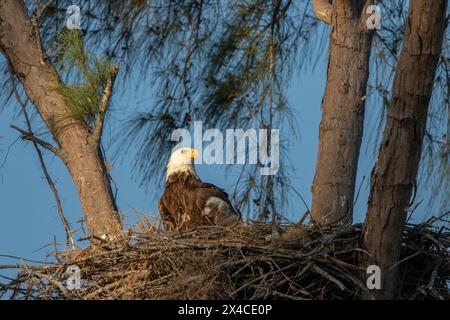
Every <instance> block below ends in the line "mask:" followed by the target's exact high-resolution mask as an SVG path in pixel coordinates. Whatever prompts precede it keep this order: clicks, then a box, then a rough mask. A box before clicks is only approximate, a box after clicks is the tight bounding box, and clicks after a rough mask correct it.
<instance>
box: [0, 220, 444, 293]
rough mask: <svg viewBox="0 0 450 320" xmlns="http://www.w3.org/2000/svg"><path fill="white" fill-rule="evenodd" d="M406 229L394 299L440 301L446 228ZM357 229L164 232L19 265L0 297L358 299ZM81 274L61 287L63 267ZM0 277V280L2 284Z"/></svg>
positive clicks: (361, 287)
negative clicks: (75, 285) (76, 284)
mask: <svg viewBox="0 0 450 320" xmlns="http://www.w3.org/2000/svg"><path fill="white" fill-rule="evenodd" d="M433 222H435V220H430V221H428V222H427V223H424V224H420V225H411V224H408V225H407V226H406V228H405V230H404V232H403V241H402V258H401V261H400V263H399V269H400V272H399V275H400V277H399V279H400V280H399V281H400V282H401V283H400V284H401V285H400V290H401V292H400V298H402V299H429V298H431V299H449V297H450V294H449V290H448V285H449V283H450V282H449V281H450V260H449V254H448V253H449V245H450V236H449V232H448V229H447V228H444V227H442V228H437V227H433V226H432V224H433ZM360 236H361V225H359V224H355V225H346V226H335V227H328V228H326V229H325V228H321V229H320V228H318V227H310V226H304V225H296V226H290V227H288V226H284V227H282V228H279V229H278V230H277V232H274V230H273V229H272V228H271V227H270V226H268V225H261V224H252V225H240V226H236V227H233V228H222V227H207V228H201V229H197V230H195V231H189V232H184V233H174V234H165V233H163V232H161V231H155V230H154V228H145V230H144V231H133V232H129V233H128V236H127V237H126V238H124V239H119V240H116V241H114V242H108V243H97V244H95V245H91V246H89V247H88V248H85V249H77V250H71V251H69V252H57V253H55V255H56V260H57V261H56V262H55V263H53V264H49V265H44V266H36V265H4V266H0V269H8V268H16V269H17V268H19V269H21V271H20V272H19V273H18V274H17V278H15V279H9V280H7V282H6V283H0V298H3V299H5V298H8V299H358V298H361V297H363V296H365V297H367V293H370V292H369V291H368V289H367V287H366V283H365V280H364V279H365V278H366V277H367V275H366V270H365V268H361V267H359V266H358V264H357V258H358V256H360V255H361V254H364V252H363V250H361V249H360V248H359V242H360ZM71 265H77V266H79V268H80V269H81V279H82V280H81V289H79V290H72V291H71V290H68V289H67V286H66V283H65V281H66V279H67V278H68V276H69V275H68V274H67V272H66V271H67V269H68V267H69V266H71ZM3 279H6V278H5V277H3Z"/></svg>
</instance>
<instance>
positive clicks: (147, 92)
mask: <svg viewBox="0 0 450 320" xmlns="http://www.w3.org/2000/svg"><path fill="white" fill-rule="evenodd" d="M323 56H324V58H322V59H321V60H320V62H319V63H318V65H317V67H316V68H315V69H314V72H306V73H304V74H302V77H299V76H298V75H296V76H295V77H294V79H293V80H292V82H291V85H290V87H289V88H288V95H287V96H288V99H289V102H290V104H291V107H292V108H293V110H294V114H295V115H296V117H297V126H298V132H299V138H298V139H297V140H295V141H292V143H290V151H289V155H290V159H291V162H292V164H293V165H294V169H295V172H294V173H293V174H292V176H291V180H292V184H293V186H294V187H295V188H296V189H297V191H298V192H299V193H300V194H301V195H302V196H303V197H304V198H305V200H306V202H307V203H308V205H310V203H311V193H310V186H311V184H312V180H313V177H314V169H315V160H316V155H317V142H318V130H319V122H320V116H321V101H322V96H323V93H324V89H325V81H326V66H327V61H326V55H323ZM120 75H121V74H119V83H117V87H118V88H119V89H118V90H117V92H116V93H115V95H114V98H113V104H112V108H111V113H110V115H109V118H108V125H107V128H106V130H105V133H104V145H105V149H106V153H107V158H111V157H112V152H111V148H110V146H111V144H112V143H113V142H114V137H115V136H114V132H116V131H117V130H118V128H119V126H120V125H121V124H122V123H123V121H124V120H125V119H127V118H128V117H129V116H131V115H133V113H134V112H136V111H137V110H142V109H143V108H145V107H146V106H149V105H151V103H152V88H151V87H150V86H149V85H148V86H147V85H142V86H141V87H140V89H139V90H135V89H134V88H135V83H133V80H131V81H130V82H129V83H126V84H125V85H123V83H120V82H122V81H123V80H122V79H120ZM372 99H373V97H372V96H369V100H368V103H367V111H366V114H367V116H366V127H365V133H364V142H363V146H362V149H361V155H360V164H359V171H358V178H357V189H359V188H360V187H361V193H360V195H359V197H358V201H357V203H356V206H355V210H354V211H355V221H356V222H361V221H362V220H363V218H364V213H365V208H366V202H367V195H368V191H369V190H368V182H369V180H370V172H371V170H372V166H373V163H374V154H373V150H375V149H376V148H373V147H374V146H373V140H374V139H372V138H373V137H372V136H371V134H370V132H371V130H372V129H373V126H374V125H377V123H378V121H379V116H378V115H379V114H380V108H381V107H380V106H377V105H376V104H375V103H372V102H373V101H372ZM35 123H36V124H38V123H39V119H35ZM10 124H16V125H18V126H19V127H24V125H23V121H22V119H21V117H20V116H17V107H15V106H14V105H13V104H12V103H10V104H9V105H7V106H6V108H3V111H2V112H1V113H0V166H1V167H0V255H2V254H3V255H14V256H19V257H23V258H32V259H39V260H45V259H46V255H47V254H48V253H49V252H51V250H52V248H51V247H44V246H45V245H47V244H49V243H52V242H53V239H54V237H55V239H56V241H57V243H64V239H65V234H64V230H63V227H62V224H61V222H60V220H59V217H58V214H57V208H56V205H55V201H54V198H53V195H52V193H51V191H50V189H49V187H48V185H47V183H46V181H45V179H44V178H43V174H42V171H41V169H40V167H39V163H38V159H37V156H36V153H35V150H34V148H33V146H32V144H31V143H29V142H26V141H20V140H18V141H17V138H18V134H17V132H16V131H14V130H13V129H11V128H10ZM37 127H38V128H39V126H37ZM40 128H42V127H40ZM282 138H283V137H282ZM45 159H46V163H47V166H48V169H49V171H50V174H51V176H52V178H53V179H54V181H55V182H56V185H57V187H58V190H59V193H60V196H61V201H62V205H63V210H64V213H65V215H66V217H67V218H68V220H69V222H70V224H71V225H72V227H74V226H76V225H77V221H78V220H79V219H81V217H82V213H81V209H80V205H79V202H78V198H77V195H76V191H75V188H74V186H73V183H72V181H71V179H70V176H69V175H68V173H67V170H66V169H65V167H64V166H63V165H62V163H61V161H60V160H59V159H56V158H55V157H53V156H52V155H51V154H49V153H48V152H45ZM132 161H133V155H132V154H127V155H125V156H124V157H123V158H121V159H120V161H115V162H112V165H113V170H112V171H111V175H112V177H113V180H114V182H115V184H116V185H117V186H118V193H117V202H118V206H119V208H120V210H121V212H122V213H123V214H124V215H125V223H126V224H128V225H132V224H133V223H134V222H135V221H137V220H138V219H139V215H138V214H137V212H139V213H142V214H144V215H147V216H151V215H155V216H157V215H158V211H157V201H158V198H159V195H160V194H161V192H162V187H158V186H157V185H146V186H144V187H140V186H139V182H138V181H137V180H136V179H134V178H133V177H134V176H135V175H136V173H134V174H133V172H132ZM161 170H163V168H161ZM197 171H198V173H199V175H200V177H201V178H202V179H203V180H204V181H207V182H210V183H213V184H216V185H218V186H220V187H222V188H224V189H226V190H227V191H229V192H231V191H232V188H233V179H234V177H232V176H227V174H226V171H225V167H224V166H223V165H212V166H208V165H200V166H199V167H198V168H197ZM363 176H365V177H366V178H365V180H364V183H363V184H362V185H361V183H362V180H363V179H362V177H363ZM305 211H306V208H305V207H304V205H303V203H302V202H301V200H300V199H299V198H298V197H297V196H296V195H295V194H291V198H290V205H289V206H288V207H287V209H286V210H285V211H284V215H285V216H286V217H287V218H289V219H290V220H293V221H295V220H298V218H299V217H300V216H301V215H302V214H303V213H304V212H305ZM423 212H424V210H423V206H422V207H420V208H419V210H418V213H417V215H416V216H415V217H416V220H420V219H422V218H423V217H424V213H423ZM42 247H44V248H42ZM39 249H40V250H39ZM50 259H51V256H50ZM12 261H13V260H11V259H10V258H5V257H1V256H0V264H4V263H11V262H12ZM3 274H4V273H3Z"/></svg>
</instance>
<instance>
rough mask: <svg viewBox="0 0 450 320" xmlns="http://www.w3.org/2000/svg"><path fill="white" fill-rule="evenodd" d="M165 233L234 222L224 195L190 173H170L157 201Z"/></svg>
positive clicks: (231, 211) (234, 219) (233, 216)
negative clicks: (166, 231)
mask: <svg viewBox="0 0 450 320" xmlns="http://www.w3.org/2000/svg"><path fill="white" fill-rule="evenodd" d="M159 212H160V214H161V218H162V221H163V223H164V226H165V228H166V230H168V231H172V230H186V229H190V228H193V227H196V226H204V225H223V224H226V225H229V224H233V223H235V222H237V221H238V219H239V215H238V213H237V212H236V211H235V210H234V209H233V206H232V204H231V203H230V200H229V199H228V194H227V193H226V192H225V191H224V190H222V189H220V188H218V187H216V186H214V185H212V184H209V183H204V182H202V181H200V179H199V178H198V177H197V176H196V175H195V174H194V173H192V172H177V173H174V174H171V175H170V176H169V177H168V178H167V181H166V185H165V189H164V193H163V195H162V197H161V199H160V201H159Z"/></svg>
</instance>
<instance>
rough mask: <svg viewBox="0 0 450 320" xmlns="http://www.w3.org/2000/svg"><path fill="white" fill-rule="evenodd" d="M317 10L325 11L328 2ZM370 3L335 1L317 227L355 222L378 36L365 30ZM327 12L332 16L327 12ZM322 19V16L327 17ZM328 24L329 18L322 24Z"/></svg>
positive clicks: (315, 192) (316, 191)
mask: <svg viewBox="0 0 450 320" xmlns="http://www.w3.org/2000/svg"><path fill="white" fill-rule="evenodd" d="M321 2H322V4H321V5H319V4H317V2H316V1H315V2H314V3H315V8H316V15H317V16H318V17H319V18H320V16H319V14H318V13H317V9H318V8H323V7H324V6H325V7H326V1H325V4H324V1H321ZM370 4H371V1H365V0H359V1H353V0H336V1H334V2H333V8H332V10H331V7H329V10H328V11H331V12H332V17H331V26H332V31H331V35H330V46H329V47H330V49H329V60H328V75H327V85H326V89H325V96H324V98H323V102H322V112H323V114H322V120H321V122H320V130H319V150H318V156H317V162H316V174H315V177H314V182H313V186H312V197H313V198H312V210H311V211H312V217H313V220H314V221H313V222H315V223H320V224H330V223H336V222H338V221H339V222H343V223H351V222H352V219H353V213H352V211H353V196H354V192H355V179H356V171H357V164H358V157H359V149H360V145H361V140H362V134H363V124H364V105H365V98H366V87H367V80H368V77H369V60H370V51H371V46H372V37H373V31H372V30H369V29H368V27H367V25H366V20H367V16H366V7H367V5H370ZM322 12H327V10H325V9H323V11H322ZM322 16H323V14H322ZM322 20H323V21H325V22H326V19H322Z"/></svg>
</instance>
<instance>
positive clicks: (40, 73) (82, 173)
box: [0, 0, 121, 238]
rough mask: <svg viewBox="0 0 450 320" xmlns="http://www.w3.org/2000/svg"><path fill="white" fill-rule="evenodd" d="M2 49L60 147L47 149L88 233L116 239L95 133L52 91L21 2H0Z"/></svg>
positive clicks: (51, 76)
mask: <svg viewBox="0 0 450 320" xmlns="http://www.w3.org/2000/svg"><path fill="white" fill-rule="evenodd" d="M0 50H1V52H2V53H3V55H4V56H5V57H6V59H7V60H8V62H9V63H10V65H11V68H12V70H13V72H14V73H15V75H16V76H17V78H18V79H19V80H20V82H21V84H22V86H23V88H24V90H25V93H26V94H27V96H28V98H29V99H30V101H31V102H32V103H33V104H34V106H35V107H36V109H37V111H38V112H39V114H40V116H41V118H42V120H43V121H44V123H45V124H46V126H47V127H48V129H49V130H50V132H51V133H52V135H53V137H54V139H55V141H56V142H57V143H58V148H50V149H52V151H53V152H54V153H55V154H56V155H57V156H59V157H60V158H61V159H62V161H63V162H64V164H65V165H66V167H67V169H68V170H69V172H70V174H71V176H72V179H73V181H74V183H75V186H76V189H77V191H78V195H79V198H80V202H81V207H82V209H83V213H84V216H85V218H86V225H87V227H88V231H89V234H90V235H91V236H98V237H102V238H105V237H115V236H116V235H118V234H119V233H120V232H121V225H120V222H119V217H118V212H117V208H116V204H115V201H114V198H113V196H112V192H111V187H110V184H109V180H108V178H107V174H106V170H105V167H104V162H103V160H102V156H101V153H100V148H99V147H100V143H99V142H100V139H99V135H98V132H97V134H96V135H94V134H93V133H92V132H90V130H88V128H86V126H85V125H84V124H83V123H81V122H79V121H76V120H73V119H72V118H71V114H70V112H69V109H68V108H67V107H66V106H65V103H64V99H63V97H62V96H61V95H60V94H58V93H57V92H56V90H55V89H56V88H57V87H58V84H59V78H58V75H57V73H56V71H55V69H54V67H53V65H52V64H51V62H50V61H49V60H48V59H47V57H46V54H45V52H44V51H43V49H42V47H41V42H40V38H39V33H38V31H37V30H36V28H35V26H34V25H33V19H31V18H30V17H29V16H28V15H27V11H26V8H25V5H24V3H23V2H22V1H21V0H1V2H0ZM100 135H101V132H100ZM28 138H30V139H34V138H32V137H28ZM43 145H44V146H45V144H43ZM47 148H49V146H48V145H47Z"/></svg>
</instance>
